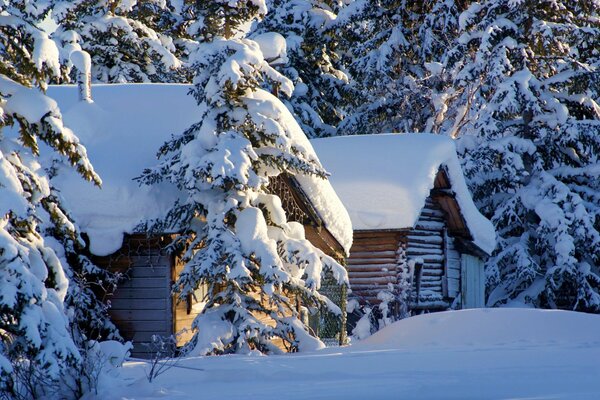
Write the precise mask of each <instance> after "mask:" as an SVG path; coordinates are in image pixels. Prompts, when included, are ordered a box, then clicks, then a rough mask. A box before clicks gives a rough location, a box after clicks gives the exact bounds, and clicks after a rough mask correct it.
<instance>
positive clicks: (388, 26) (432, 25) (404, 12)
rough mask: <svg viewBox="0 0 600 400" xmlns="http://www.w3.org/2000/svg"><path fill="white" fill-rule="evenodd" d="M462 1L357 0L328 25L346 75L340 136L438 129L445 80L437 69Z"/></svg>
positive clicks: (455, 28)
mask: <svg viewBox="0 0 600 400" xmlns="http://www.w3.org/2000/svg"><path fill="white" fill-rule="evenodd" d="M462 3H463V2H458V1H455V0H443V1H438V0H435V1H432V0H428V1H421V2H413V1H407V0H377V1H369V0H357V1H354V2H351V3H349V5H347V6H346V7H345V8H343V9H342V10H341V11H340V12H339V15H338V18H337V19H336V20H335V21H333V22H332V24H330V31H331V32H333V33H334V35H335V36H336V37H337V38H338V45H337V51H338V52H339V53H340V54H341V57H342V61H343V63H344V65H347V66H348V70H349V73H350V82H351V85H350V86H351V91H352V93H353V95H354V99H353V101H351V102H350V104H349V106H350V108H351V109H350V111H348V115H347V118H346V119H345V120H344V121H343V122H342V123H341V124H340V125H339V132H340V133H341V134H365V133H380V132H423V131H434V130H436V118H438V116H439V118H443V115H440V113H442V114H443V111H445V110H444V109H443V108H444V101H445V99H444V93H445V90H444V89H445V88H446V86H447V79H446V76H445V74H444V73H443V72H444V69H443V66H442V64H441V60H442V58H443V54H444V53H445V50H446V47H447V45H448V43H449V42H450V41H451V40H452V39H453V38H454V37H456V32H457V30H458V15H459V14H460V11H462V9H463V7H464V5H463V4H462Z"/></svg>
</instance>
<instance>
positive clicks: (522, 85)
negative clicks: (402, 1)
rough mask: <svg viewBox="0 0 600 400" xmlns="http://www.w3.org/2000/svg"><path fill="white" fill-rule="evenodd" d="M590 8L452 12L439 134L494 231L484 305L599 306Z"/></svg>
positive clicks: (564, 5)
mask: <svg viewBox="0 0 600 400" xmlns="http://www.w3.org/2000/svg"><path fill="white" fill-rule="evenodd" d="M598 17H599V16H598V3H597V2H594V1H592V2H589V1H545V0H544V1H535V2H531V1H515V0H489V1H485V2H482V3H473V4H472V5H471V6H470V7H469V8H468V10H466V11H465V12H464V13H463V14H462V15H461V16H460V20H459V23H460V29H461V36H460V38H459V41H458V44H457V46H456V47H455V48H453V49H452V50H451V51H450V52H449V54H448V56H447V67H448V68H451V69H453V74H454V75H453V78H454V85H453V86H454V87H453V88H452V89H451V90H450V91H449V92H448V98H452V102H451V103H452V105H451V106H450V110H449V113H448V115H447V116H448V117H449V118H447V119H446V120H445V124H446V125H445V127H444V130H445V132H447V133H448V134H450V135H453V136H459V137H461V138H462V139H461V143H462V148H463V156H464V168H465V172H466V174H467V176H468V178H469V180H470V186H471V188H472V190H473V194H474V197H475V199H476V201H477V202H478V205H479V206H480V208H481V209H482V210H483V211H484V213H485V214H486V215H487V216H488V217H490V218H491V219H492V220H493V222H494V224H495V226H496V228H497V231H498V234H499V235H500V241H499V246H498V248H497V251H496V253H495V254H494V256H493V257H491V258H490V259H489V261H488V263H487V271H488V278H489V279H488V289H489V299H488V304H489V305H490V306H495V305H502V304H507V303H510V302H512V301H517V302H519V303H527V304H531V305H533V306H536V307H549V308H567V309H576V310H584V311H596V312H597V311H600V271H599V267H600V224H599V223H600V219H599V215H600V198H599V197H598V177H599V175H598V174H599V172H600V169H599V166H600V164H599V162H600V160H599V155H600V106H599V105H598V99H599V94H600V92H599V86H598V82H600V79H599V78H600V75H599V73H600V72H599V67H600V64H599V56H600V54H599V49H600V23H599V22H598V21H599V18H598Z"/></svg>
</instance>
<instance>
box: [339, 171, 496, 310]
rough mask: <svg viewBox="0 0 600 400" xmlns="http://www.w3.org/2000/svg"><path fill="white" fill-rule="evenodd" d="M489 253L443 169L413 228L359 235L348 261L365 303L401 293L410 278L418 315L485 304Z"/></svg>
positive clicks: (353, 284)
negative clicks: (484, 275)
mask: <svg viewBox="0 0 600 400" xmlns="http://www.w3.org/2000/svg"><path fill="white" fill-rule="evenodd" d="M399 208H400V207H399ZM484 255H485V253H484V252H483V251H482V250H481V249H479V248H478V247H477V246H476V245H474V244H473V243H472V241H471V235H470V233H469V230H468V228H467V225H466V223H465V219H464V217H463V216H462V214H461V210H460V207H459V205H458V202H457V201H456V199H455V198H454V195H453V192H452V187H451V184H450V180H449V179H448V175H447V172H446V171H445V170H444V168H440V170H439V171H438V173H437V175H436V177H435V181H434V185H433V188H432V189H431V191H430V195H429V196H428V197H427V198H426V199H425V201H424V204H423V207H422V209H421V212H420V214H419V217H418V219H417V221H416V222H415V225H414V227H411V228H401V229H395V230H390V229H372V230H356V231H355V232H354V243H353V245H352V248H351V250H350V256H349V258H348V261H347V263H348V275H349V279H350V286H351V289H352V296H353V297H354V298H356V299H357V300H358V301H359V302H360V303H362V304H371V305H376V304H379V303H380V302H381V300H380V299H378V298H377V296H378V294H379V293H380V292H381V291H390V292H391V293H392V294H394V295H398V294H399V291H400V290H402V289H401V287H402V285H403V282H402V280H403V279H406V276H407V274H408V275H409V280H410V284H409V287H410V293H409V295H408V306H409V309H411V310H413V311H417V312H420V311H440V310H445V309H448V308H451V307H463V304H464V306H465V307H467V306H468V307H473V306H474V304H478V305H479V306H482V304H483V303H482V302H483V299H482V296H481V295H480V292H481V290H482V288H483V287H484V286H483V283H482V281H481V279H482V278H481V272H480V271H479V270H480V266H481V265H482V264H481V262H480V261H481V258H482V257H484ZM465 260H467V261H465ZM409 264H410V266H409ZM472 269H473V271H471V270H472ZM475 270H476V271H475ZM467 273H468V275H465V274H467ZM465 276H468V279H469V283H468V284H467V282H466V281H465V279H466V278H465ZM476 285H479V286H476ZM474 292H477V293H476V294H475V293H474ZM465 299H468V304H467V303H465ZM392 311H393V310H392ZM396 311H398V310H396Z"/></svg>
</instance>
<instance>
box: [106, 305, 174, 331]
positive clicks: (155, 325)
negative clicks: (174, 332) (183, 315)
mask: <svg viewBox="0 0 600 400" xmlns="http://www.w3.org/2000/svg"><path fill="white" fill-rule="evenodd" d="M109 314H110V311H109ZM114 319H115V322H118V326H119V330H122V331H126V332H134V331H135V332H155V333H157V334H160V335H170V334H171V321H137V320H136V321H130V320H126V319H123V320H117V319H116V318H114Z"/></svg>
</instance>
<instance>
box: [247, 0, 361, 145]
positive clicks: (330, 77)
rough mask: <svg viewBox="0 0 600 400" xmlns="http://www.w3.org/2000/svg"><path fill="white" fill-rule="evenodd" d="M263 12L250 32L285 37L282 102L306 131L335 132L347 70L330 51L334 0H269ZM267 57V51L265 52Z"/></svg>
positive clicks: (341, 112) (281, 64) (312, 133)
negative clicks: (287, 90) (289, 87)
mask: <svg viewBox="0 0 600 400" xmlns="http://www.w3.org/2000/svg"><path fill="white" fill-rule="evenodd" d="M268 6H269V13H268V14H267V15H266V16H265V18H264V19H263V20H262V21H261V22H260V23H259V24H258V25H257V27H256V29H254V31H253V36H252V38H253V39H255V40H257V41H259V43H260V40H259V39H260V37H262V35H269V34H272V33H273V32H274V33H278V34H280V35H282V36H283V37H284V38H285V41H284V42H283V45H284V46H285V50H286V52H285V54H286V57H285V59H284V60H278V62H277V68H278V69H279V70H280V71H281V72H282V73H283V74H284V75H285V76H287V77H290V79H291V80H292V82H293V83H294V86H295V89H294V92H293V93H292V96H291V98H290V99H289V100H287V101H285V103H286V105H287V106H288V107H289V108H290V110H292V112H293V113H294V115H295V116H296V118H297V120H298V122H299V123H300V125H301V127H302V129H303V130H304V132H305V133H306V134H307V136H309V137H311V138H314V137H322V136H331V135H333V134H334V133H335V129H336V126H337V125H338V124H339V123H340V122H341V120H342V119H343V118H344V116H345V111H344V106H343V105H344V104H345V103H346V102H347V100H348V97H349V96H350V93H349V92H348V91H347V87H348V76H347V74H346V73H345V72H344V71H343V67H342V66H341V64H340V60H339V56H338V55H337V54H336V52H335V42H336V38H335V36H332V35H331V33H329V32H328V31H327V27H328V26H329V24H331V23H332V21H334V20H335V18H336V15H335V12H336V10H337V9H339V5H338V4H337V3H336V2H328V1H316V0H313V1H305V0H271V1H270V2H269V3H268ZM266 58H267V59H269V57H266Z"/></svg>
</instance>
